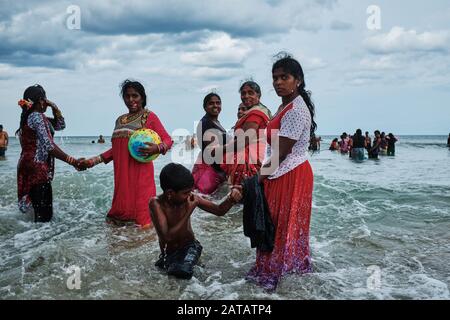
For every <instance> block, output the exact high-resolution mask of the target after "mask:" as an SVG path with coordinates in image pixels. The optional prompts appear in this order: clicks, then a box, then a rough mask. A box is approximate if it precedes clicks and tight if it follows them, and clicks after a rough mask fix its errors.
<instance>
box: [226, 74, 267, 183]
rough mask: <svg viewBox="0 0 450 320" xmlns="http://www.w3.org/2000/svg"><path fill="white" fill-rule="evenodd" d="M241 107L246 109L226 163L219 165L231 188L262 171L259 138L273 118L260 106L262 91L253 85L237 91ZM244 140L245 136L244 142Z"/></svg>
mask: <svg viewBox="0 0 450 320" xmlns="http://www.w3.org/2000/svg"><path fill="white" fill-rule="evenodd" d="M239 93H240V94H241V101H242V103H241V106H244V107H245V108H246V111H245V113H242V116H241V117H239V114H238V117H239V119H238V121H237V122H236V124H235V126H234V140H233V141H232V143H231V145H229V146H227V147H226V149H227V150H229V149H232V150H235V151H234V152H232V153H229V154H228V156H227V158H226V163H224V164H222V165H221V168H222V170H223V171H225V172H226V174H227V176H228V179H229V182H230V183H231V185H235V184H240V183H241V182H242V180H243V179H245V178H248V177H252V176H254V175H255V174H256V173H257V172H258V170H259V169H260V168H261V165H262V161H263V159H264V151H265V142H264V141H262V140H263V139H262V137H260V132H261V130H264V129H265V128H266V127H267V124H268V123H269V120H270V118H271V117H272V114H271V112H270V110H269V109H268V108H267V107H266V106H265V105H263V104H262V103H261V102H260V99H261V88H260V87H259V85H258V84H257V83H256V82H254V81H246V82H244V83H243V84H242V85H241V87H240V89H239ZM245 136H248V138H246V137H245Z"/></svg>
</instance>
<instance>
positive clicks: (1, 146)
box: [0, 124, 9, 160]
mask: <svg viewBox="0 0 450 320" xmlns="http://www.w3.org/2000/svg"><path fill="white" fill-rule="evenodd" d="M8 142H9V137H8V133H7V132H6V131H3V125H1V124H0V160H5V152H6V150H7V149H8Z"/></svg>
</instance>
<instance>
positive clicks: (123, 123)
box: [85, 80, 173, 228]
mask: <svg viewBox="0 0 450 320" xmlns="http://www.w3.org/2000/svg"><path fill="white" fill-rule="evenodd" d="M121 93H122V98H123V101H124V102H125V105H126V106H127V108H128V113H126V114H124V115H121V116H120V117H119V118H117V120H116V125H115V128H114V132H113V135H112V138H111V141H112V148H111V149H109V150H108V151H106V152H104V153H102V154H100V155H99V156H97V157H94V158H91V159H88V160H86V161H85V166H86V167H87V168H91V167H93V166H95V165H97V164H98V163H100V162H104V163H105V164H106V163H109V162H110V161H114V196H113V200H112V207H111V209H110V210H109V212H108V215H107V221H108V222H113V223H116V224H119V225H122V224H124V223H134V224H136V225H138V226H140V227H142V228H149V227H151V226H152V222H151V218H150V211H149V208H148V202H149V200H150V198H151V197H154V196H155V195H156V186H155V179H154V168H153V162H148V163H142V162H138V161H136V160H135V159H134V158H132V157H131V155H130V153H129V151H128V140H129V138H130V136H131V135H132V134H133V132H134V131H136V130H138V129H142V128H149V129H152V130H154V131H156V132H157V133H158V135H159V136H160V137H161V141H162V142H161V144H159V145H156V144H153V143H147V145H148V147H146V148H141V150H140V151H141V153H142V155H143V156H151V155H153V154H157V153H160V154H165V153H166V152H167V151H168V150H169V149H170V148H171V146H172V144H173V141H172V139H171V137H170V136H169V134H168V133H167V132H166V130H165V129H164V127H163V125H162V124H161V122H160V121H159V119H158V117H157V116H156V114H154V113H153V112H152V111H149V110H148V109H146V108H145V106H146V102H147V96H146V94H145V89H144V87H143V86H142V84H141V83H139V82H137V81H130V80H125V81H124V82H123V83H122V92H121Z"/></svg>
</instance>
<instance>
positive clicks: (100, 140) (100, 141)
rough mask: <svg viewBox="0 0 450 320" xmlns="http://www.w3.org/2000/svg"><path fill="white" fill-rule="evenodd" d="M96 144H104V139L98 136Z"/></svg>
mask: <svg viewBox="0 0 450 320" xmlns="http://www.w3.org/2000/svg"><path fill="white" fill-rule="evenodd" d="M97 143H105V139H103V136H102V135H100V136H99V137H98V140H97Z"/></svg>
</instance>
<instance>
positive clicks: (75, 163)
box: [66, 156, 86, 171]
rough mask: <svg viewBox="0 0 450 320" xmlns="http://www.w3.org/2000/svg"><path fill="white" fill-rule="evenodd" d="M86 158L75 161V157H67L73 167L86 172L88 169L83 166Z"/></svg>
mask: <svg viewBox="0 0 450 320" xmlns="http://www.w3.org/2000/svg"><path fill="white" fill-rule="evenodd" d="M84 161H85V160H84V158H79V159H75V158H74V157H71V156H67V157H66V162H67V163H68V164H70V165H71V166H73V167H74V168H75V169H77V170H78V171H83V170H86V168H85V167H84V166H83V162H84Z"/></svg>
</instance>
